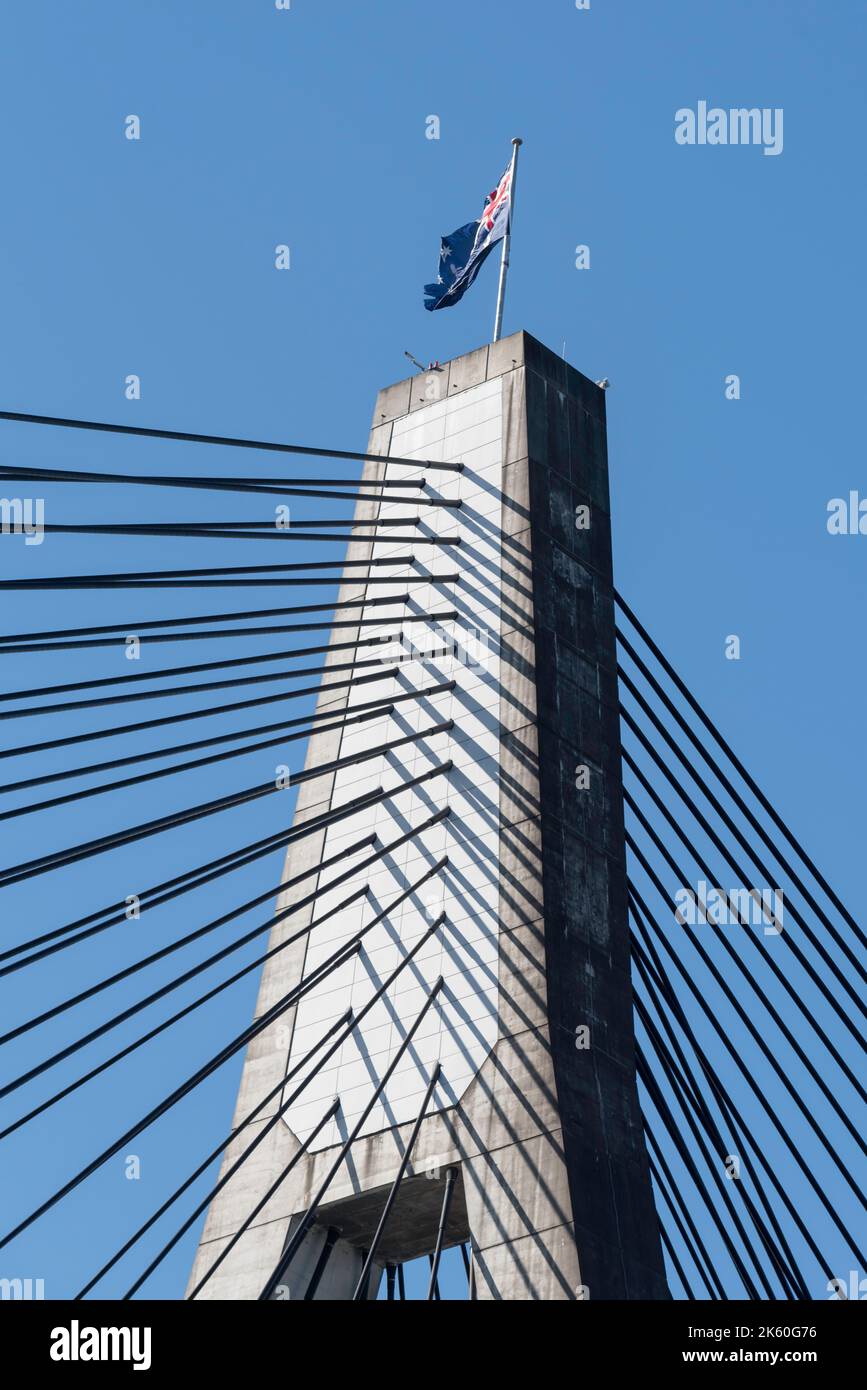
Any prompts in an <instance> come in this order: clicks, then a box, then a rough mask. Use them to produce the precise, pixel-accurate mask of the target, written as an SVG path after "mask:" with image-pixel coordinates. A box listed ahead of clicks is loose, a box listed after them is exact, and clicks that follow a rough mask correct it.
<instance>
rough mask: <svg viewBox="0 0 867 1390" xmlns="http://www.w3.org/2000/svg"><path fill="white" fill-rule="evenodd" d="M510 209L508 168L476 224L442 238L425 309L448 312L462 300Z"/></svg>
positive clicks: (502, 232) (506, 223) (504, 228)
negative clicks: (446, 310)
mask: <svg viewBox="0 0 867 1390" xmlns="http://www.w3.org/2000/svg"><path fill="white" fill-rule="evenodd" d="M511 207H512V166H511V165H509V168H508V169H507V170H506V172H505V174H504V175H503V177H502V178H501V179H500V182H499V183H498V184H497V187H496V188H495V189H494V191H493V193H489V194H488V196H487V199H486V200H485V210H484V212H483V213H482V215H481V217H480V218H479V220H478V221H477V222H467V224H466V226H464V227H458V229H457V231H456V232H452V233H451V234H450V235H449V236H444V237H443V239H442V245H441V246H440V263H439V273H438V275H437V278H436V282H435V283H434V284H433V285H425V287H424V307H425V308H426V309H448V308H450V307H451V305H452V304H457V302H458V300H459V299H463V297H464V294H465V293H466V291H467V290H468V289H469V288H470V285H471V284H472V283H473V281H474V280H475V278H476V276H477V275H478V273H479V271H480V270H481V268H482V265H483V264H484V261H485V260H486V258H487V256H488V253H489V252H490V251H492V250H493V249H494V247H495V246H496V244H497V242H498V241H502V239H503V237H504V236H505V235H506V232H507V231H508V228H509V217H510V215H511Z"/></svg>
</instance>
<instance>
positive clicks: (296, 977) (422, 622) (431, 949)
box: [189, 333, 668, 1300]
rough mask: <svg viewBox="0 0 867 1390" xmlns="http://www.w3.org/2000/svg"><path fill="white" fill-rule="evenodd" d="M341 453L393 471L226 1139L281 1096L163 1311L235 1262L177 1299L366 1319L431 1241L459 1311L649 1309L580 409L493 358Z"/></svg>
mask: <svg viewBox="0 0 867 1390" xmlns="http://www.w3.org/2000/svg"><path fill="white" fill-rule="evenodd" d="M368 451H369V452H370V453H371V454H375V455H379V456H381V459H385V458H388V459H389V461H388V462H383V461H373V460H369V461H368V462H366V463H365V466H364V473H363V484H364V485H365V486H364V495H363V496H361V497H360V498H359V501H358V503H357V508H356V513H355V520H356V523H357V524H356V527H355V530H354V532H353V539H352V540H351V542H350V545H349V547H348V553H347V562H348V563H347V567H346V569H345V571H344V575H343V581H342V585H341V589H340V593H339V600H340V601H341V602H344V601H346V602H348V601H356V602H357V603H358V604H359V605H362V604H363V605H364V606H363V607H362V606H359V607H358V608H352V609H350V610H348V615H349V618H351V620H352V623H353V624H355V625H354V626H351V625H349V623H348V622H347V624H346V625H344V626H341V627H335V628H334V630H333V636H332V639H331V643H332V644H331V648H330V650H329V653H328V658H327V659H328V667H329V669H328V674H326V675H325V677H324V678H323V681H322V688H321V693H320V695H319V699H318V704H317V708H316V715H317V721H318V724H319V731H318V732H314V733H313V734H312V736H311V738H310V742H309V749H308V754H307V762H306V766H305V773H304V779H303V780H302V781H301V784H300V786H299V787H298V798H297V805H296V810H295V820H294V822H293V825H294V826H297V827H299V828H300V827H303V826H304V825H307V824H309V823H311V822H316V823H317V828H316V830H315V832H314V833H312V834H306V835H305V836H304V837H303V838H299V839H298V840H297V841H296V842H295V843H294V844H291V845H290V847H289V850H288V854H287V859H286V867H285V876H284V884H285V886H284V888H283V890H282V892H281V895H280V898H279V900H278V904H277V907H278V920H277V922H276V923H275V926H274V928H273V932H272V935H271V938H270V949H271V950H275V954H274V955H273V956H272V957H271V959H270V960H269V962H268V963H267V965H266V967H265V969H264V973H263V976H262V982H261V988H260V994H259V1000H258V1004H257V1010H256V1017H257V1018H263V1017H265V1016H266V1015H267V1014H268V1011H269V1010H273V1009H274V1008H275V1006H279V1001H281V1000H283V999H285V998H286V997H287V995H289V996H290V997H291V992H292V991H293V990H297V987H298V986H299V985H303V984H304V982H305V981H306V982H309V983H310V986H311V987H310V988H309V989H305V990H304V991H303V992H302V993H301V994H300V996H298V998H297V1003H295V1004H294V1005H293V1007H292V1008H290V1009H288V1010H284V1011H282V1012H280V1013H279V1014H278V1015H276V1016H275V1018H274V1021H273V1022H272V1023H271V1024H269V1026H268V1027H267V1028H265V1029H264V1030H263V1031H262V1032H261V1033H260V1034H259V1035H258V1036H257V1037H256V1038H255V1039H254V1040H253V1041H252V1042H251V1044H250V1046H249V1048H248V1051H247V1054H246V1058H245V1063H244V1070H243V1075H242V1079H241V1085H240V1092H239V1096H238V1102H237V1108H236V1115H235V1124H236V1125H238V1124H240V1123H241V1122H242V1121H243V1120H244V1119H245V1118H246V1116H247V1115H248V1114H249V1113H250V1111H252V1110H253V1109H254V1107H256V1106H258V1105H259V1104H260V1102H261V1101H262V1099H263V1097H264V1096H266V1095H268V1094H269V1093H271V1092H274V1091H275V1088H276V1094H275V1095H274V1096H273V1099H272V1100H271V1101H270V1102H269V1103H268V1104H267V1105H265V1106H264V1107H263V1108H262V1109H260V1110H259V1111H258V1113H257V1114H256V1117H255V1119H254V1120H253V1122H252V1123H251V1124H250V1125H248V1126H246V1127H245V1128H244V1129H243V1131H242V1132H240V1133H239V1134H238V1137H237V1138H236V1139H235V1140H234V1141H233V1143H232V1144H231V1145H230V1147H229V1149H228V1150H227V1153H226V1156H225V1161H224V1165H223V1170H222V1171H223V1173H224V1174H225V1173H227V1172H228V1171H229V1168H230V1166H231V1165H233V1164H234V1163H235V1162H236V1160H237V1159H238V1157H239V1155H240V1154H241V1153H242V1152H243V1150H244V1149H245V1148H246V1147H247V1146H248V1145H249V1143H250V1140H251V1138H252V1137H255V1136H257V1135H258V1136H259V1137H260V1140H261V1142H260V1143H259V1144H258V1146H257V1147H256V1149H255V1152H253V1153H251V1155H250V1157H249V1158H248V1159H247V1160H246V1161H245V1162H244V1163H243V1164H241V1166H240V1167H239V1168H238V1169H237V1171H236V1172H235V1173H234V1175H233V1176H232V1178H231V1179H230V1181H229V1182H227V1184H226V1186H225V1187H224V1189H223V1190H222V1191H221V1192H220V1193H219V1195H218V1196H217V1197H215V1199H214V1201H213V1202H212V1204H211V1206H210V1209H209V1211H208V1215H207V1219H206V1222H205V1227H204V1231H203V1235H202V1239H201V1243H200V1246H199V1249H198V1252H197V1256H196V1261H195V1267H194V1270H193V1273H192V1275H191V1280H190V1286H189V1287H190V1292H192V1291H194V1290H196V1288H197V1285H198V1284H199V1283H200V1281H201V1280H202V1278H203V1277H204V1275H205V1274H206V1273H207V1272H208V1271H209V1269H210V1267H211V1266H212V1265H213V1264H214V1261H215V1260H217V1259H218V1257H220V1256H221V1255H222V1254H223V1252H224V1251H226V1249H227V1248H228V1247H231V1248H229V1253H228V1254H227V1255H226V1257H225V1258H224V1259H222V1261H221V1263H220V1264H219V1266H218V1268H217V1269H216V1270H215V1272H214V1273H213V1275H212V1277H210V1278H209V1279H208V1280H207V1282H206V1283H205V1284H204V1286H203V1287H202V1288H201V1290H200V1291H199V1292H197V1293H196V1297H197V1298H210V1299H255V1298H258V1297H260V1296H261V1295H262V1292H263V1290H265V1289H266V1288H268V1287H269V1281H270V1285H271V1286H270V1291H269V1296H271V1297H277V1298H290V1299H292V1300H298V1299H305V1298H310V1297H315V1298H317V1299H332V1300H341V1299H351V1298H352V1297H353V1295H354V1293H355V1292H356V1291H357V1292H358V1295H359V1296H362V1297H368V1298H373V1297H376V1296H377V1289H378V1286H379V1284H380V1280H381V1275H382V1271H383V1270H384V1269H385V1268H386V1267H387V1266H394V1265H398V1264H400V1263H402V1262H405V1261H408V1260H410V1259H413V1258H416V1257H419V1256H424V1255H427V1254H431V1253H432V1252H433V1251H434V1249H435V1247H436V1245H437V1240H438V1233H439V1232H440V1228H441V1226H442V1234H441V1240H442V1242H443V1243H444V1244H445V1245H446V1246H451V1245H455V1244H457V1243H458V1242H468V1243H469V1246H470V1249H471V1258H472V1286H473V1288H474V1296H475V1297H476V1298H477V1299H506V1300H508V1299H521V1300H551V1299H555V1300H556V1299H566V1300H570V1299H584V1298H589V1299H591V1300H594V1299H656V1298H660V1299H661V1298H667V1297H668V1291H667V1286H666V1282H665V1274H664V1266H663V1259H662V1253H661V1246H660V1237H659V1226H658V1221H657V1216H656V1211H655V1208H654V1202H653V1195H652V1190H651V1183H650V1177H649V1171H648V1163H647V1157H646V1153H645V1148H644V1140H643V1135H642V1126H641V1117H640V1112H639V1103H638V1094H637V1089H636V1078H635V1063H634V1039H633V1024H632V1005H631V994H630V970H629V948H628V932H627V897H626V869H625V845H624V831H623V812H622V799H621V772H620V745H619V733H618V716H617V680H616V673H615V643H614V615H613V605H612V600H611V597H610V585H611V579H612V562H611V527H610V516H609V500H608V470H607V450H606V423H605V393H604V391H603V390H602V389H601V388H600V387H598V386H596V385H595V384H594V383H593V382H592V381H590V380H588V379H587V378H586V377H584V376H582V375H581V373H580V372H578V371H576V370H575V369H574V368H572V367H571V366H569V365H568V364H567V363H566V362H565V361H564V360H562V359H561V358H559V357H557V356H556V355H555V354H553V353H552V352H550V351H549V350H548V349H546V348H545V347H544V346H542V344H540V343H539V342H537V341H536V340H535V339H534V338H532V337H531V336H529V335H528V334H526V333H516V334H514V335H513V336H511V337H509V338H504V339H501V340H500V341H499V342H496V343H493V344H491V345H488V346H485V347H481V348H479V349H478V350H477V351H474V352H470V353H467V354H466V355H464V356H461V357H458V358H455V359H453V360H452V361H451V362H447V363H444V364H442V365H441V366H439V368H438V369H436V370H432V371H429V372H427V373H421V374H419V375H417V376H414V377H411V378H409V379H407V380H404V381H401V382H398V383H397V384H396V385H394V386H389V387H387V388H386V389H384V390H382V391H380V393H379V395H378V397H377V401H376V406H375V409H374V415H373V424H372V428H371V431H370V437H369V444H368ZM397 459H400V460H403V461H402V462H400V463H398V462H392V461H391V460H397ZM425 461H435V462H440V463H450V464H455V463H461V464H462V465H463V468H462V470H461V471H454V470H439V471H433V470H431V469H430V468H426V467H425ZM422 479H424V480H425V486H424V487H420V486H419V483H420V482H421V480H422ZM397 483H399V484H400V486H397V487H396V486H393V485H394V484H397ZM381 484H385V485H386V486H383V487H381V486H380V485H381ZM374 485H376V486H374ZM406 497H409V498H410V500H409V501H404V500H397V499H401V498H406ZM431 500H436V501H438V502H440V503H442V502H447V503H455V502H460V504H461V505H460V507H459V508H458V507H455V506H442V505H439V506H431V505H429V503H430V501H431ZM417 518H418V523H417V524H416V519H417ZM393 523H399V524H397V525H393ZM387 528H391V530H390V534H389V533H388V529H387ZM374 529H375V530H376V532H377V536H378V539H377V540H375V541H372V540H369V539H365V538H364V533H365V532H368V533H370V532H372V531H373V530H374ZM455 540H458V541H459V544H457V545H456V544H453V543H451V542H454V541H455ZM456 576H457V577H456ZM337 616H339V617H341V618H346V617H347V615H346V614H343V613H340V614H338V615H337ZM347 670H349V677H347ZM377 701H378V702H379V703H380V707H379V711H378V712H376V713H375V714H374V716H368V709H369V708H370V707H373V706H374V705H375V703H376V702H377ZM386 701H387V702H391V703H388V704H386V703H384V702H386ZM365 707H367V709H366V708H365ZM359 715H360V716H362V717H361V718H357V717H356V716H359ZM329 716H333V719H329V718H328V717H329ZM314 727H316V726H314ZM428 731H430V732H428ZM380 749H381V750H382V751H377V750H380ZM353 802H358V809H356V810H354V811H353V810H352V809H351V805H350V804H351V803H353ZM346 807H350V809H349V810H348V811H341V808H346ZM320 822H321V826H320V824H319V823H320ZM365 835H367V836H369V837H372V836H373V835H375V836H376V837H377V838H376V841H375V842H372V841H371V843H368V844H367V845H366V846H365V847H363V848H361V849H359V848H357V845H358V842H359V840H360V839H362V838H363V837H364V836H365ZM371 860H372V862H371ZM366 865H367V867H365V866H366ZM363 887H367V889H368V891H367V893H366V895H364V896H359V890H360V889H361V888H363ZM314 893H315V899H314V898H313V897H312V895H313V894H314ZM295 905H300V906H298V908H297V910H296V911H293V912H291V913H287V914H285V915H281V914H284V910H285V909H287V908H291V907H294V906H295ZM311 924H312V925H311ZM371 924H372V925H371ZM367 926H370V930H369V931H367V932H366V933H365V928H366V927H367ZM308 927H309V928H310V930H309V931H306V928H308ZM302 929H305V930H302ZM359 933H363V935H362V936H361V938H360V945H359V944H353V943H356V942H357V939H358V938H359ZM277 947H285V949H282V950H279V951H276V948H277ZM344 947H345V948H346V956H345V958H344V957H343V956H341V955H340V952H341V950H342V948H344ZM335 959H337V965H336V966H333V962H334V960H335ZM320 972H321V973H320ZM317 975H318V983H317ZM371 1001H373V1002H372V1003H371ZM350 1009H351V1010H352V1011H353V1014H352V1017H351V1018H348V1014H347V1011H348V1010H350ZM326 1035H327V1036H326ZM323 1038H324V1039H325V1041H323V1042H322V1043H321V1047H320V1049H319V1051H317V1052H315V1054H314V1053H313V1049H316V1048H317V1044H318V1043H319V1041H320V1040H321V1039H323ZM305 1059H311V1060H308V1061H305ZM437 1068H438V1070H437ZM308 1076H309V1081H308V1082H307V1084H306V1085H305V1086H304V1087H303V1089H301V1090H299V1086H300V1085H301V1083H302V1082H303V1081H304V1079H305V1077H308ZM383 1079H385V1080H386V1084H385V1086H384V1088H382V1082H383ZM281 1081H283V1082H285V1084H284V1085H283V1087H282V1089H281ZM335 1101H337V1102H339V1104H337V1105H335ZM275 1117H277V1122H276V1123H274V1120H275ZM356 1131H357V1133H356ZM353 1135H355V1137H353V1138H352V1143H351V1145H350V1147H349V1149H348V1151H347V1153H346V1156H345V1158H343V1159H342V1160H341V1161H340V1163H339V1165H337V1166H336V1167H335V1165H336V1161H337V1160H338V1159H339V1158H340V1157H341V1154H342V1153H343V1150H344V1146H345V1144H346V1141H347V1140H348V1139H349V1138H350V1137H352V1136H353ZM408 1145H411V1152H410V1153H409V1161H408V1163H407V1162H405V1160H406V1155H407V1147H408ZM402 1164H403V1166H404V1168H405V1171H404V1172H403V1174H402V1180H401V1181H400V1184H399V1186H398V1187H397V1189H396V1196H395V1198H394V1201H393V1204H392V1205H391V1207H390V1212H389V1217H388V1220H387V1222H386V1224H385V1227H384V1230H383V1231H382V1233H381V1236H380V1238H379V1239H377V1227H378V1225H379V1223H380V1219H381V1216H382V1213H383V1210H384V1207H385V1205H386V1201H387V1199H388V1198H389V1194H390V1192H391V1191H392V1185H393V1183H394V1182H395V1179H396V1178H397V1177H398V1176H400V1170H401V1167H402ZM287 1168H290V1171H289V1172H288V1174H287V1176H286V1177H285V1179H284V1180H283V1181H282V1182H278V1179H280V1177H281V1175H282V1174H284V1173H285V1172H286V1170H287ZM272 1189H273V1191H272ZM446 1192H448V1201H447V1202H445V1203H444V1197H445V1194H446ZM269 1194H270V1195H269ZM257 1208H258V1210H256V1209H257ZM254 1210H256V1214H255V1216H254V1217H253V1219H252V1220H250V1216H251V1213H252V1212H254ZM242 1228H243V1234H241V1236H240V1238H238V1232H239V1231H240V1230H242ZM371 1249H373V1251H374V1253H373V1256H372V1258H371V1259H370V1260H369V1268H368V1277H367V1281H366V1284H361V1285H360V1284H359V1280H360V1276H361V1272H362V1269H363V1267H364V1264H365V1261H366V1260H368V1255H369V1252H370V1251H371ZM287 1253H291V1259H289V1260H288V1261H287V1260H286V1255H287ZM281 1264H282V1265H283V1266H284V1267H283V1268H281Z"/></svg>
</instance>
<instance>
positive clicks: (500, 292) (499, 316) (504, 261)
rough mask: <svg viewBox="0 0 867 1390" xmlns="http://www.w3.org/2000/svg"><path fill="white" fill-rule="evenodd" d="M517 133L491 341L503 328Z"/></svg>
mask: <svg viewBox="0 0 867 1390" xmlns="http://www.w3.org/2000/svg"><path fill="white" fill-rule="evenodd" d="M523 143H524V142H523V140H521V139H520V138H519V137H518V136H517V135H516V136H515V138H514V140H513V141H512V176H511V178H510V180H509V220H508V223H507V224H506V235H505V236H504V237H503V254H502V257H501V259H500V283H499V285H498V286H497V312H496V314H495V316H494V337H493V340H492V341H493V342H495V343H496V342H499V339H500V335H501V332H502V328H503V305H504V303H505V300H506V276H507V275H508V273H509V251H510V249H511V245H512V215H513V213H514V211H515V184H516V182H517V179H518V150H519V149H520V147H521V145H523Z"/></svg>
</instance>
